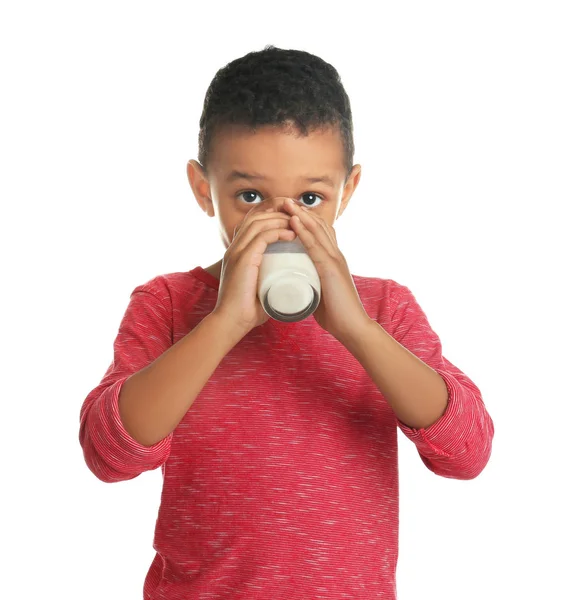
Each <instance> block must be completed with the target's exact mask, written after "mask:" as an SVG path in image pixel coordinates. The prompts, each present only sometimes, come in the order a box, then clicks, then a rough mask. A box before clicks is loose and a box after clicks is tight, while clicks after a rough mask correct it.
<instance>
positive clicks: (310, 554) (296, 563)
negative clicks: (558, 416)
mask: <svg viewBox="0 0 570 600" xmlns="http://www.w3.org/2000/svg"><path fill="white" fill-rule="evenodd" d="M353 153H354V146H353V141H352V116H351V110H350V103H349V99H348V97H347V95H346V93H345V91H344V88H343V86H342V84H341V82H340V78H339V76H338V73H337V72H336V70H335V69H334V68H333V67H332V66H331V65H329V64H327V63H326V62H324V61H323V60H321V59H320V58H318V57H316V56H313V55H311V54H308V53H306V52H301V51H295V50H281V49H278V48H274V47H272V46H269V47H267V48H265V49H264V50H263V51H260V52H251V53H249V54H247V55H246V56H244V57H242V58H240V59H237V60H235V61H233V62H231V63H229V64H228V65H226V67H224V68H223V69H221V70H220V71H218V73H217V74H216V76H215V77H214V79H213V81H212V83H211V84H210V87H209V89H208V91H207V94H206V98H205V102H204V110H203V113H202V117H201V119H200V138H199V157H198V158H199V162H197V161H194V160H191V161H190V162H189V163H188V167H187V170H188V179H189V182H190V185H191V187H192V190H193V193H194V195H195V197H196V200H197V202H198V204H199V205H200V207H201V209H202V210H203V211H204V212H205V213H206V214H207V215H208V216H209V217H216V218H217V220H218V224H219V228H220V234H221V237H222V240H223V243H224V246H225V248H226V252H225V254H224V257H223V259H222V260H221V261H219V262H217V263H216V264H214V265H211V266H210V267H208V268H206V269H204V268H202V267H195V268H194V269H193V270H191V271H188V272H183V273H171V274H167V275H160V276H157V277H156V278H154V279H152V280H151V281H149V282H147V283H145V284H144V285H141V286H138V287H137V288H135V290H134V291H133V293H132V295H131V298H130V302H129V305H128V307H127V309H126V313H125V315H124V317H123V319H122V322H121V324H120V327H119V331H118V334H117V337H116V339H115V342H114V360H113V362H112V364H111V366H110V367H109V369H108V370H107V372H106V374H105V376H104V377H103V380H102V381H101V383H100V384H99V385H98V386H97V387H96V388H95V389H93V390H92V391H91V392H90V393H89V395H88V396H87V398H86V399H85V401H84V403H83V407H82V409H81V425H80V442H81V445H82V447H83V451H84V456H85V460H86V462H87V465H88V466H89V468H90V469H91V470H92V471H93V473H94V474H95V475H96V476H97V477H98V478H99V479H101V480H103V481H107V482H114V481H122V480H127V479H132V478H134V477H137V476H138V475H140V473H142V472H143V471H148V470H151V469H155V468H157V467H159V466H160V467H161V469H162V474H163V493H162V500H161V506H160V509H159V515H158V519H157V523H156V529H155V536H154V548H155V550H156V555H155V558H154V560H153V562H152V564H151V566H150V569H149V571H148V574H147V576H146V579H145V582H144V598H145V600H157V599H169V600H174V599H178V600H180V599H182V598H184V599H185V600H191V599H196V600H197V599H199V598H228V599H229V598H232V599H246V598H247V599H248V600H252V599H258V598H259V599H264V600H267V599H268V598H271V599H274V600H276V599H280V598H287V599H288V600H291V599H312V598H330V599H334V600H338V599H339V598H352V599H356V598H362V599H363V600H364V599H366V600H370V599H371V598H385V599H395V598H396V588H395V580H396V578H395V575H396V563H397V555H398V470H397V428H398V427H400V428H401V430H402V431H403V433H404V434H405V435H406V436H407V437H408V438H409V439H410V440H412V442H413V443H415V444H416V447H417V450H418V452H419V454H420V456H421V459H422V460H423V462H424V463H425V465H426V466H427V468H429V469H430V470H432V471H433V472H434V473H436V474H438V475H442V476H444V477H451V478H456V479H471V478H474V477H476V476H477V475H478V474H479V473H480V472H481V471H482V469H483V468H484V466H485V465H486V463H487V461H488V459H489V456H490V452H491V441H492V438H493V433H494V431H493V423H492V420H491V418H490V416H489V415H488V413H487V411H486V409H485V406H484V403H483V401H482V398H481V393H480V391H479V389H478V388H477V386H476V385H475V384H474V383H473V382H472V381H471V380H470V379H469V378H468V377H467V376H466V375H465V374H464V373H462V372H461V371H460V370H459V369H458V368H457V367H455V366H454V365H453V364H451V363H450V362H449V361H448V360H447V359H446V358H444V357H443V356H442V350H441V344H440V340H439V338H438V336H437V334H436V333H435V332H434V331H433V330H432V329H431V328H430V325H429V323H428V320H427V318H426V316H425V314H424V313H423V311H422V309H421V308H420V307H419V305H418V304H417V302H416V300H415V298H414V296H413V295H412V293H411V291H410V290H409V289H408V288H407V287H405V286H403V285H400V284H398V283H396V282H395V281H393V280H390V279H380V278H373V277H360V276H352V275H351V274H350V272H349V269H348V266H347V264H346V261H345V259H344V257H343V255H342V253H341V251H340V249H339V247H338V245H337V242H336V236H335V232H334V229H333V225H334V222H335V220H336V219H337V218H338V217H339V216H340V215H341V214H342V212H343V211H344V210H345V209H346V206H347V205H348V202H349V200H350V198H351V196H352V194H353V192H354V191H355V189H356V187H357V185H358V182H359V179H360V171H361V169H360V166H359V165H352V158H353ZM296 236H298V237H299V238H300V240H301V241H302V242H303V244H304V246H305V247H306V249H307V251H308V253H309V255H310V257H311V258H312V260H313V261H314V263H315V266H316V268H317V271H318V273H319V277H320V279H321V302H320V304H319V307H318V308H317V310H316V312H315V313H314V314H313V315H312V316H311V317H309V318H307V319H305V320H303V321H300V322H297V323H288V324H284V323H280V322H278V321H274V320H273V319H269V317H268V316H267V315H266V314H265V312H264V311H263V308H262V306H261V304H260V303H259V301H258V299H257V297H256V284H257V275H258V269H259V265H260V262H261V258H262V255H263V252H264V251H265V249H266V247H267V245H268V244H270V243H272V242H275V241H277V240H292V239H294V238H295V237H296Z"/></svg>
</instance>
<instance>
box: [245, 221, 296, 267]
mask: <svg viewBox="0 0 570 600" xmlns="http://www.w3.org/2000/svg"><path fill="white" fill-rule="evenodd" d="M293 239H295V232H294V231H292V230H291V229H267V230H264V231H261V232H259V234H258V235H256V236H255V237H254V238H253V239H252V240H251V241H250V242H249V244H248V245H247V246H246V247H245V248H244V249H243V250H242V251H241V253H240V257H243V260H247V262H250V260H251V262H252V263H253V264H255V265H256V266H258V267H259V266H260V265H261V259H262V258H263V254H264V253H265V250H266V249H267V246H269V244H273V243H275V242H278V241H281V240H283V241H291V240H293ZM246 257H247V258H246Z"/></svg>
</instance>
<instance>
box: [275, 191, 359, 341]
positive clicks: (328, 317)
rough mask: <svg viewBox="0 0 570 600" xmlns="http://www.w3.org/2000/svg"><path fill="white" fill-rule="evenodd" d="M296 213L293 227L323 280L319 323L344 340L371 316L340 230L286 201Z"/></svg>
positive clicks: (285, 205) (318, 315)
mask: <svg viewBox="0 0 570 600" xmlns="http://www.w3.org/2000/svg"><path fill="white" fill-rule="evenodd" d="M283 206H284V208H285V210H287V212H288V213H289V214H291V215H294V217H293V218H291V220H290V224H291V228H292V229H293V231H294V232H295V233H296V235H297V236H298V237H299V239H300V240H301V242H302V243H303V246H305V249H306V250H307V254H308V255H309V256H310V257H311V259H312V261H313V262H314V264H315V267H316V269H317V272H318V274H319V278H320V280H321V301H320V303H319V306H318V307H317V309H316V310H315V312H314V313H313V316H314V317H315V320H316V321H317V323H318V324H319V325H320V326H321V327H322V328H323V329H325V330H326V331H328V332H329V333H330V334H331V335H333V336H334V337H335V338H337V339H338V340H339V341H341V342H342V340H343V339H345V338H347V336H350V335H353V334H354V333H355V332H356V331H358V329H359V328H360V327H362V326H366V325H367V324H369V322H370V317H369V316H368V314H367V312H366V311H365V309H364V307H363V306H362V302H361V301H360V296H359V295H358V291H357V290H356V286H355V285H354V281H353V279H352V275H351V274H350V271H349V268H348V264H347V262H346V259H345V257H344V255H343V254H342V252H341V251H340V249H339V247H338V245H337V242H336V233H335V230H334V229H333V227H331V226H330V225H328V224H327V223H326V222H325V221H324V220H323V219H322V218H321V217H318V216H317V215H315V214H314V213H312V212H311V211H309V210H307V209H306V208H304V207H301V206H299V205H298V204H296V203H295V202H294V201H292V200H289V199H288V200H287V201H286V202H285V203H284V204H283Z"/></svg>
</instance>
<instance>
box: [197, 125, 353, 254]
mask: <svg viewBox="0 0 570 600" xmlns="http://www.w3.org/2000/svg"><path fill="white" fill-rule="evenodd" d="M211 157H212V158H211V160H210V168H209V177H207V178H206V176H205V174H204V171H203V169H202V168H201V166H200V164H199V163H198V162H197V161H195V160H191V161H190V162H189V163H188V179H189V181H190V185H191V187H192V190H193V192H194V195H195V197H196V200H197V202H198V204H199V205H200V207H201V208H202V210H203V211H204V212H206V213H207V214H208V216H210V217H214V216H215V217H217V219H218V224H219V228H220V235H221V237H222V241H223V243H224V246H225V247H226V248H228V246H229V245H230V244H231V242H232V240H233V237H234V234H235V230H236V228H237V226H238V225H240V223H241V222H242V221H243V219H244V217H245V216H246V214H247V213H248V212H249V211H250V210H251V209H252V208H253V207H255V206H259V204H263V205H264V206H267V208H269V207H270V206H273V207H275V208H276V209H277V210H280V207H281V206H282V204H283V197H289V198H293V199H294V200H296V201H297V202H298V203H300V204H301V205H302V206H306V207H308V208H309V210H311V211H314V212H315V214H316V215H318V216H319V217H321V218H322V219H323V220H324V221H326V223H328V224H329V225H333V224H334V222H335V220H336V219H337V218H338V217H339V216H340V215H341V214H342V212H343V211H344V209H345V208H346V206H347V204H348V202H349V200H350V197H351V196H352V194H353V192H354V190H355V189H356V186H357V185H358V181H359V179H360V170H361V168H360V165H355V166H354V167H353V169H352V172H351V174H350V177H349V179H348V181H347V183H346V185H344V177H345V170H344V155H343V146H342V141H341V136H340V132H339V131H338V130H326V131H323V132H313V133H310V134H309V135H308V136H306V137H303V136H299V137H297V133H296V132H295V131H294V130H291V129H286V128H274V127H263V128H260V129H258V130H257V132H256V133H253V132H252V131H250V130H246V129H244V128H243V127H237V126H227V127H225V128H224V129H223V131H221V132H220V133H219V134H218V135H217V136H216V137H215V139H214V141H213V147H212V152H211ZM236 172H238V173H242V174H248V175H259V176H261V177H263V179H261V178H255V179H245V178H243V177H240V176H238V175H236ZM310 177H313V178H317V177H319V178H328V179H330V185H329V184H327V183H326V182H310V181H308V180H307V179H306V178H310ZM283 210H284V209H283Z"/></svg>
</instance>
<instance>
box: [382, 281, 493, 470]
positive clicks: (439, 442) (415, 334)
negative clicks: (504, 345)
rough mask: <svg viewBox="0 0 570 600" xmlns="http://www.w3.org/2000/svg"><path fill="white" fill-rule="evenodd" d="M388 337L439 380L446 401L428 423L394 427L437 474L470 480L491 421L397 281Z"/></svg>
mask: <svg viewBox="0 0 570 600" xmlns="http://www.w3.org/2000/svg"><path fill="white" fill-rule="evenodd" d="M391 302H392V309H391V310H392V327H393V331H392V336H393V337H394V339H396V340H397V341H398V342H399V343H400V344H402V346H404V347H405V348H407V349H408V350H409V351H410V352H412V353H413V354H414V355H415V356H417V357H418V358H419V359H421V360H422V361H423V362H425V363H426V364H427V365H429V366H430V367H431V368H432V369H434V371H436V372H437V373H438V374H439V375H440V376H441V377H442V379H443V380H444V382H445V384H446V386H447V390H448V396H449V401H448V405H447V408H446V411H445V413H444V414H443V415H442V416H441V417H440V418H439V419H438V420H437V421H436V422H435V423H434V424H433V425H431V426H430V427H427V428H425V429H414V428H411V427H408V426H407V425H405V424H404V423H402V422H401V421H398V426H399V427H400V429H401V430H402V432H403V433H404V434H405V435H406V437H408V438H409V439H410V440H412V442H414V444H415V445H416V448H417V450H418V452H419V454H420V457H421V459H422V461H423V462H424V464H425V465H426V466H427V467H428V469H430V470H431V471H433V472H434V473H435V474H437V475H441V476H443V477H449V478H453V479H473V478H475V477H476V476H477V475H479V474H480V473H481V471H482V470H483V468H484V467H485V465H486V464H487V462H488V460H489V457H490V455H491V443H492V440H493V436H494V426H493V421H492V420H491V417H490V416H489V414H488V412H487V410H486V408H485V405H484V402H483V399H482V397H481V392H480V390H479V388H478V387H477V386H476V385H475V384H474V383H473V382H472V381H471V379H469V377H467V375H465V374H464V373H463V372H462V371H460V370H459V369H458V368H457V367H456V366H455V365H453V364H451V363H450V362H449V361H448V360H447V359H446V358H445V357H444V356H443V355H442V347H441V342H440V339H439V337H438V335H437V334H436V333H435V332H434V331H433V330H432V328H431V326H430V324H429V322H428V319H427V317H426V315H425V314H424V312H423V310H422V309H421V307H420V306H419V304H418V302H417V301H416V299H415V297H414V296H413V294H412V292H411V291H410V290H409V289H408V288H407V287H406V286H403V285H398V288H396V290H395V291H394V292H393V296H392V297H391Z"/></svg>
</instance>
